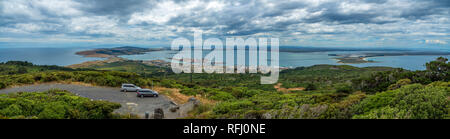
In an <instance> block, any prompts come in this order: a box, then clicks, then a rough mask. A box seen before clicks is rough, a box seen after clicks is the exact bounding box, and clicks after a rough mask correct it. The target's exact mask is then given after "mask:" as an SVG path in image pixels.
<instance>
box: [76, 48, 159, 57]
mask: <svg viewBox="0 0 450 139" xmlns="http://www.w3.org/2000/svg"><path fill="white" fill-rule="evenodd" d="M165 49H166V48H140V47H132V46H123V47H115V48H100V49H94V50H87V51H80V52H76V53H75V54H77V55H81V56H84V57H99V58H110V57H117V56H121V55H139V54H145V53H146V52H152V51H162V50H165Z"/></svg>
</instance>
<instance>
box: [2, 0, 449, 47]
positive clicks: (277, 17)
mask: <svg viewBox="0 0 450 139" xmlns="http://www.w3.org/2000/svg"><path fill="white" fill-rule="evenodd" d="M449 12H450V1H448V0H347V1H344V0H298V1H295V0H292V1H288V0H286V1H284V0H273V1H272V0H258V1H251V0H236V1H233V0H192V1H188V0H160V1H159V0H128V1H127V0H97V1H95V0H1V2H0V47H1V45H8V46H13V45H15V44H17V45H19V44H23V43H29V44H58V45H61V46H65V45H67V46H69V45H78V44H80V45H101V44H115V45H140V46H169V45H170V43H171V40H173V39H175V38H177V37H189V36H192V35H193V31H195V30H202V31H203V32H204V37H205V38H208V37H219V38H226V37H279V38H280V41H281V42H280V43H281V45H289V46H318V47H324V46H330V47H430V48H431V47H442V48H448V46H449V43H450V36H449V33H450V15H449Z"/></svg>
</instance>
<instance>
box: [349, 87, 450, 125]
mask: <svg viewBox="0 0 450 139" xmlns="http://www.w3.org/2000/svg"><path fill="white" fill-rule="evenodd" d="M448 89H449V88H448V87H442V86H433V85H428V86H424V85H420V84H412V85H406V86H404V87H401V88H400V89H396V90H391V91H387V92H382V93H378V94H375V95H373V96H369V97H368V98H367V99H364V100H363V101H362V102H361V103H360V104H359V105H356V106H355V107H354V110H355V113H356V114H357V115H355V116H354V117H353V118H373V119H386V118H389V119H443V118H445V117H446V116H447V115H448V113H449V103H448V99H447V98H448V97H449V92H448Z"/></svg>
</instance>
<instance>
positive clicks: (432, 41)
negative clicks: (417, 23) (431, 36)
mask: <svg viewBox="0 0 450 139" xmlns="http://www.w3.org/2000/svg"><path fill="white" fill-rule="evenodd" d="M425 43H427V44H447V42H446V41H443V40H425Z"/></svg>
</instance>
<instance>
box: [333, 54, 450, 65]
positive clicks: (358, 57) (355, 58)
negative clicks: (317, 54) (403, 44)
mask: <svg viewBox="0 0 450 139" xmlns="http://www.w3.org/2000/svg"><path fill="white" fill-rule="evenodd" d="M414 55H450V52H431V51H430V52H418V51H404V52H386V53H381V52H380V53H361V54H328V56H336V57H337V58H335V59H336V60H338V63H344V64H361V63H374V62H376V61H373V60H367V58H369V57H380V56H414Z"/></svg>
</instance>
